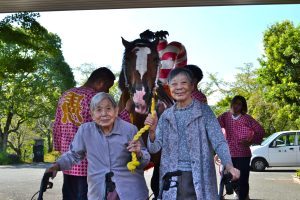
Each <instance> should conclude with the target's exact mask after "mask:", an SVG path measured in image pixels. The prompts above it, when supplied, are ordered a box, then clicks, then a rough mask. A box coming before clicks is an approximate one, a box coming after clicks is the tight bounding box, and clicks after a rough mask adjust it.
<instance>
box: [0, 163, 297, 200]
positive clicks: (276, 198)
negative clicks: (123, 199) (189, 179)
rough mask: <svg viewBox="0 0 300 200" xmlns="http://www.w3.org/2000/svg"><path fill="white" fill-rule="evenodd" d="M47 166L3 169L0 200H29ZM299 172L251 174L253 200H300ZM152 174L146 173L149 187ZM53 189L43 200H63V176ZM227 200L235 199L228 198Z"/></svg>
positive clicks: (274, 170) (279, 170)
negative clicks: (296, 179) (296, 180)
mask: <svg viewBox="0 0 300 200" xmlns="http://www.w3.org/2000/svg"><path fill="white" fill-rule="evenodd" d="M47 166H49V165H48V164H31V165H29V164H28V165H15V166H0V200H30V199H31V197H32V195H33V194H34V193H35V192H37V191H38V190H39V185H40V181H41V178H42V176H43V173H44V171H45V168H46V167H47ZM295 170H296V168H271V169H267V170H266V171H265V172H251V176H250V198H251V199H270V200H271V199H272V200H300V184H297V183H295V182H294V181H293V175H294V174H295ZM151 173H152V171H151V170H150V171H148V172H146V173H145V176H146V180H147V184H148V185H149V181H150V177H151ZM53 183H54V186H53V189H51V190H48V191H47V192H46V193H45V194H44V200H60V199H62V196H61V188H62V174H61V173H59V174H58V175H57V177H56V178H55V179H54V180H53ZM226 199H233V197H232V196H226Z"/></svg>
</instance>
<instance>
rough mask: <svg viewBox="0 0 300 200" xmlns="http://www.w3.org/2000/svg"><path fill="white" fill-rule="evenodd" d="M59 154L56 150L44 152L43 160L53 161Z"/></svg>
mask: <svg viewBox="0 0 300 200" xmlns="http://www.w3.org/2000/svg"><path fill="white" fill-rule="evenodd" d="M59 156H60V153H59V152H58V151H52V152H50V153H47V154H45V156H44V161H45V162H49V163H53V162H55V161H56V160H57V158H58V157H59Z"/></svg>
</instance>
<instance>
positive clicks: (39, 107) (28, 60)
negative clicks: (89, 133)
mask: <svg viewBox="0 0 300 200" xmlns="http://www.w3.org/2000/svg"><path fill="white" fill-rule="evenodd" d="M38 16H39V15H38V14H37V13H18V14H13V15H11V16H8V17H6V18H4V19H3V20H2V21H1V22H0V30H1V34H0V35H1V37H0V73H1V74H2V76H1V78H0V89H1V94H0V151H4V152H5V151H6V149H7V144H8V143H9V141H8V140H9V135H10V134H18V133H20V131H19V129H20V128H21V126H22V125H24V124H25V123H27V122H28V123H29V122H32V121H34V120H37V119H40V118H42V117H45V116H51V117H54V114H55V108H56V104H57V101H58V98H59V96H60V94H61V93H62V91H65V90H66V89H68V88H71V87H73V86H74V85H75V81H74V76H73V73H72V71H71V69H70V67H69V65H68V64H67V63H66V62H65V61H64V58H63V55H62V52H61V49H60V48H61V40H60V38H59V37H58V36H57V35H55V34H53V33H49V32H48V31H47V30H46V29H45V28H44V27H42V26H41V25H40V24H39V23H38V22H37V21H36V18H37V17H38Z"/></svg>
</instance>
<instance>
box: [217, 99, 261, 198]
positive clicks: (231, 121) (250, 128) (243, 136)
mask: <svg viewBox="0 0 300 200" xmlns="http://www.w3.org/2000/svg"><path fill="white" fill-rule="evenodd" d="M247 112H248V108H247V102H246V99H245V98H244V97H243V96H235V97H234V98H233V99H232V101H231V106H230V111H228V112H225V113H223V114H222V115H220V116H219V117H218V120H219V123H220V125H221V127H222V129H223V131H224V135H225V137H226V140H227V142H228V145H229V150H230V154H231V157H232V162H233V166H234V167H235V168H237V169H239V170H240V172H241V176H240V179H239V181H238V182H237V188H236V193H237V195H238V197H239V200H247V199H249V175H250V159H251V150H250V146H251V145H252V144H260V143H261V142H262V139H263V136H264V134H265V131H264V128H263V127H262V126H261V125H260V124H259V123H258V122H257V121H256V120H255V119H254V118H253V117H251V116H250V115H248V114H247Z"/></svg>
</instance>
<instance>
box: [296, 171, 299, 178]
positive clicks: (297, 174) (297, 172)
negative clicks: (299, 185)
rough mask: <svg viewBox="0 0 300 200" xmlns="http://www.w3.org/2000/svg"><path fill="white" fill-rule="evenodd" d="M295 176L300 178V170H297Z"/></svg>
mask: <svg viewBox="0 0 300 200" xmlns="http://www.w3.org/2000/svg"><path fill="white" fill-rule="evenodd" d="M296 176H297V177H298V178H300V169H298V170H297V171H296Z"/></svg>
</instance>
